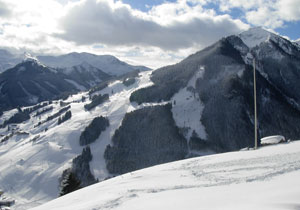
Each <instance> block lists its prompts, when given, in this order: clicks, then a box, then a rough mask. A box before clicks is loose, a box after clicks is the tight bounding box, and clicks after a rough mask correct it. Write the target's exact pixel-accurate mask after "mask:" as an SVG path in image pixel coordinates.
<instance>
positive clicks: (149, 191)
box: [32, 141, 300, 210]
mask: <svg viewBox="0 0 300 210" xmlns="http://www.w3.org/2000/svg"><path fill="white" fill-rule="evenodd" d="M299 177H300V141H294V142H291V143H285V144H278V145H274V146H268V147H263V148H259V149H258V150H249V151H239V152H230V153H223V154H217V155H211V156H205V157H199V158H192V159H187V160H183V161H177V162H172V163H168V164H162V165H158V166H154V167H151V168H147V169H143V170H139V171H135V172H132V173H128V174H125V175H122V176H118V177H116V178H113V179H110V180H107V181H104V182H101V183H98V184H95V185H92V186H89V187H87V188H84V189H81V190H78V191H76V192H73V193H70V194H68V195H66V196H63V197H60V198H58V199H55V200H53V201H51V202H49V203H46V204H44V205H41V206H38V207H36V208H34V209H32V210H48V209H55V210H68V209H70V210H100V209H101V210H105V209H116V210H128V209H131V210H137V209H143V210H153V209H156V210H160V209H161V210H165V209H172V210H182V209H189V210H198V209H222V210H226V209H228V210H234V209H239V210H240V209H243V210H247V209H249V210H250V209H251V210H253V209H257V210H259V209H264V210H268V209H270V210H271V209H272V210H277V209H290V210H293V209H299V208H300V199H299V197H300V188H299V186H300V179H299Z"/></svg>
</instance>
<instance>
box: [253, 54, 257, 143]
mask: <svg viewBox="0 0 300 210" xmlns="http://www.w3.org/2000/svg"><path fill="white" fill-rule="evenodd" d="M253 88H254V137H255V139H254V149H257V107H256V77H255V58H253Z"/></svg>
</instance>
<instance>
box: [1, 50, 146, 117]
mask: <svg viewBox="0 0 300 210" xmlns="http://www.w3.org/2000/svg"><path fill="white" fill-rule="evenodd" d="M16 63H18V64H17V65H16V66H14V67H12V68H10V69H6V68H8V67H11V66H13V65H14V64H16ZM0 66H1V69H2V70H4V69H6V71H3V73H2V74H0V111H1V110H7V109H9V108H15V107H18V106H28V105H33V104H36V103H38V102H41V101H44V100H51V99H55V98H58V97H62V96H65V95H67V94H70V93H75V92H77V91H82V90H87V89H89V88H91V87H93V86H95V85H97V84H99V83H101V82H103V81H106V80H108V79H111V78H112V77H114V76H120V75H124V74H127V73H129V72H133V71H144V70H149V69H148V68H147V67H144V66H131V65H129V64H127V63H125V62H122V61H120V60H118V59H117V58H115V57H113V56H108V55H104V56H98V55H93V54H88V53H70V54H67V55H62V56H57V57H54V56H39V57H38V58H36V57H33V56H31V55H30V54H28V53H27V54H24V55H23V59H21V56H17V55H12V54H10V53H9V52H7V51H5V50H1V51H0ZM99 67H100V68H101V69H100V68H99ZM102 69H104V70H102Z"/></svg>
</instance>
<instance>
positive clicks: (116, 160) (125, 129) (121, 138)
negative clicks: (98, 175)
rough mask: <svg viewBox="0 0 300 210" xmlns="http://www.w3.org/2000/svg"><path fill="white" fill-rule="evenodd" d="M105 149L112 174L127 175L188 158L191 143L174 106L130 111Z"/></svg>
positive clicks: (108, 167)
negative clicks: (181, 130)
mask: <svg viewBox="0 0 300 210" xmlns="http://www.w3.org/2000/svg"><path fill="white" fill-rule="evenodd" d="M112 142H113V146H110V145H109V146H108V147H107V148H106V151H105V155H104V156H105V159H106V162H107V169H108V171H109V172H110V173H116V174H123V173H126V172H129V171H134V170H137V169H141V168H145V167H149V166H152V165H156V164H161V163H166V162H170V161H175V160H180V159H183V158H185V156H186V154H187V142H186V140H185V139H184V137H183V136H182V135H181V134H180V133H179V130H178V128H177V127H176V125H175V122H174V120H173V118H172V113H171V105H170V104H168V105H165V106H154V107H147V108H143V109H140V110H136V111H134V112H131V113H128V114H126V116H125V118H124V119H123V122H122V125H121V127H120V128H119V129H118V130H116V132H115V134H114V136H113V138H112Z"/></svg>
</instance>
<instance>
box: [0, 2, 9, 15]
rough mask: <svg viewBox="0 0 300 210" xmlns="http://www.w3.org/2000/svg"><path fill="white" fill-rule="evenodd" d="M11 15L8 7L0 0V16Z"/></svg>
mask: <svg viewBox="0 0 300 210" xmlns="http://www.w3.org/2000/svg"><path fill="white" fill-rule="evenodd" d="M10 15H11V10H10V8H9V7H8V6H7V5H6V4H5V3H4V2H2V1H0V17H1V18H4V17H8V16H10Z"/></svg>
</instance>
